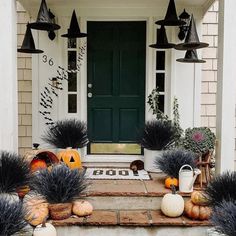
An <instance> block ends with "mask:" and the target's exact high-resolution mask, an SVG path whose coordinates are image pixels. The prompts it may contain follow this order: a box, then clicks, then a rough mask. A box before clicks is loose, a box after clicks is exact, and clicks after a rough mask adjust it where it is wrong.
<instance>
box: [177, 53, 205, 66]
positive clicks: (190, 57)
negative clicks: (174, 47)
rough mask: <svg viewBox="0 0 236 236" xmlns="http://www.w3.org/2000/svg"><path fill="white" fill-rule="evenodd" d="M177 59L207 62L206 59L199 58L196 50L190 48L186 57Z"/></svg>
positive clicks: (184, 61)
mask: <svg viewBox="0 0 236 236" xmlns="http://www.w3.org/2000/svg"><path fill="white" fill-rule="evenodd" d="M176 61H178V62H182V63H205V62H206V61H204V60H201V59H198V55H197V51H196V50H188V51H187V52H186V54H185V57H184V58H180V59H177V60H176Z"/></svg>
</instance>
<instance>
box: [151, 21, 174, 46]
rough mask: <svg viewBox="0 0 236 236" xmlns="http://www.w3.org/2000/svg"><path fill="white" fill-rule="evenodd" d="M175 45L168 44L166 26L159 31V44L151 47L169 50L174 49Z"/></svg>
mask: <svg viewBox="0 0 236 236" xmlns="http://www.w3.org/2000/svg"><path fill="white" fill-rule="evenodd" d="M174 46H175V44H173V43H168V39H167V36H166V29H165V27H164V25H162V26H161V28H160V29H157V42H156V43H155V44H151V45H149V47H151V48H160V49H168V48H173V47H174Z"/></svg>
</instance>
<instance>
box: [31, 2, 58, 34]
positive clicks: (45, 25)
mask: <svg viewBox="0 0 236 236" xmlns="http://www.w3.org/2000/svg"><path fill="white" fill-rule="evenodd" d="M29 25H30V28H31V29H36V30H45V31H54V30H58V29H60V28H61V27H60V25H57V24H55V23H53V22H52V19H51V18H50V15H49V12H48V8H47V4H46V2H45V0H42V2H41V6H40V9H39V12H38V17H37V20H36V22H34V23H30V24H29Z"/></svg>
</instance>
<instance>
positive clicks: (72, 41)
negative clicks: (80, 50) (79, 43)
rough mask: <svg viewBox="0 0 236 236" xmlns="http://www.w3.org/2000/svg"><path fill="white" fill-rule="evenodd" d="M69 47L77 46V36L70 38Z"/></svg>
mask: <svg viewBox="0 0 236 236" xmlns="http://www.w3.org/2000/svg"><path fill="white" fill-rule="evenodd" d="M68 48H76V38H68Z"/></svg>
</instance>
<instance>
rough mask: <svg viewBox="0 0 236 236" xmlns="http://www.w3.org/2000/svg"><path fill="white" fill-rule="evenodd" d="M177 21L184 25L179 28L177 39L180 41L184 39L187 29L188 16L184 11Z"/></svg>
mask: <svg viewBox="0 0 236 236" xmlns="http://www.w3.org/2000/svg"><path fill="white" fill-rule="evenodd" d="M179 19H180V20H182V21H184V22H185V24H184V25H181V26H180V27H179V34H178V38H179V39H180V40H181V41H182V40H184V39H185V36H186V33H187V31H188V29H189V23H190V15H189V14H188V13H187V12H186V11H185V9H184V11H183V12H182V13H181V14H180V15H179Z"/></svg>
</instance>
